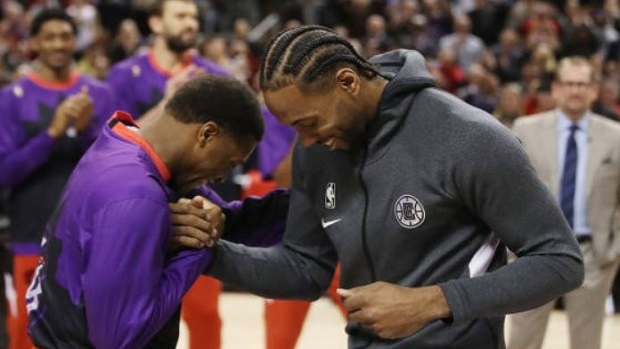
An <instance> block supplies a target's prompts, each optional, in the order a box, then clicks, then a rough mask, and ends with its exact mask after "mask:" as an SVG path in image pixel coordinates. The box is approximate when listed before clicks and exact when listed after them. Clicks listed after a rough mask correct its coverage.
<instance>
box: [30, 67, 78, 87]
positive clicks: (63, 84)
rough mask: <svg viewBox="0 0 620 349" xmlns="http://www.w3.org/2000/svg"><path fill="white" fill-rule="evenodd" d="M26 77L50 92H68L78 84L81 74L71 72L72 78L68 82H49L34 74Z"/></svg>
mask: <svg viewBox="0 0 620 349" xmlns="http://www.w3.org/2000/svg"><path fill="white" fill-rule="evenodd" d="M26 77H27V78H28V79H30V80H32V82H34V83H35V84H37V85H39V86H41V87H43V88H47V89H50V90H66V89H68V88H69V87H71V86H73V85H75V84H76V83H77V81H78V79H79V78H80V74H78V73H77V72H75V71H73V72H71V76H70V77H69V80H67V81H66V82H52V81H47V80H44V79H43V78H41V77H40V76H38V75H36V74H35V73H34V72H31V73H28V74H27V75H26Z"/></svg>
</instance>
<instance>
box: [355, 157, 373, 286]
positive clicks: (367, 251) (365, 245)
mask: <svg viewBox="0 0 620 349" xmlns="http://www.w3.org/2000/svg"><path fill="white" fill-rule="evenodd" d="M367 155H368V147H367V146H366V147H364V148H363V149H362V151H361V156H360V165H359V168H358V172H357V178H358V180H359V183H360V187H361V188H362V191H363V192H364V214H363V215H362V249H363V251H364V257H365V258H366V263H367V264H368V269H369V270H370V277H371V282H375V281H377V273H376V272H375V265H374V263H373V261H372V258H371V257H370V249H369V248H368V240H367V237H366V235H367V234H366V217H367V216H368V190H367V189H366V184H365V183H364V179H363V178H362V169H363V168H364V164H365V163H366V158H367Z"/></svg>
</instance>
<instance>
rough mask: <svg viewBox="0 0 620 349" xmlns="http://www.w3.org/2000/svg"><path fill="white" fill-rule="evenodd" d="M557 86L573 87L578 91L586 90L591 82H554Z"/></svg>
mask: <svg viewBox="0 0 620 349" xmlns="http://www.w3.org/2000/svg"><path fill="white" fill-rule="evenodd" d="M556 83H557V84H558V85H561V86H564V87H569V88H571V87H574V88H578V89H582V88H586V87H590V86H592V82H583V81H556Z"/></svg>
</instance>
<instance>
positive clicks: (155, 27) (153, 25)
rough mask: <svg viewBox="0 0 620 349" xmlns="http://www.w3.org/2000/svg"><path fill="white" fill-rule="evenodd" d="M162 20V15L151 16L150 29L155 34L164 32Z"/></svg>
mask: <svg viewBox="0 0 620 349" xmlns="http://www.w3.org/2000/svg"><path fill="white" fill-rule="evenodd" d="M162 26H163V25H162V20H161V15H151V16H149V28H150V29H151V31H152V32H153V33H155V34H159V33H161V32H162Z"/></svg>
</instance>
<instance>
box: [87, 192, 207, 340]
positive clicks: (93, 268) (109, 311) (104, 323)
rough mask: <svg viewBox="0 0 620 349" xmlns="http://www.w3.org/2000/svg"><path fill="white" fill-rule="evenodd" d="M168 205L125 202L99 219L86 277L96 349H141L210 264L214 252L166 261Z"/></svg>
mask: <svg viewBox="0 0 620 349" xmlns="http://www.w3.org/2000/svg"><path fill="white" fill-rule="evenodd" d="M171 227H172V226H171V222H170V212H169V211H168V207H167V205H165V204H162V203H159V202H155V201H153V200H149V199H125V200H120V201H117V202H114V203H111V204H109V205H108V206H106V207H105V208H104V209H102V211H101V212H100V213H99V214H98V215H97V217H96V218H95V223H94V228H93V230H94V231H93V232H92V234H90V236H89V237H82V240H83V241H85V242H83V250H84V251H86V252H88V253H89V255H88V260H87V261H85V265H86V267H85V270H84V271H83V275H82V284H83V292H84V304H85V308H86V317H87V321H88V328H89V337H90V340H91V341H92V343H93V344H94V346H95V347H97V348H109V349H118V348H142V347H144V346H145V345H146V344H147V343H148V341H149V340H150V339H151V338H152V337H153V336H154V335H155V334H156V333H157V332H158V331H159V330H160V329H161V328H162V327H163V326H164V325H165V324H166V322H167V321H168V320H169V319H170V317H171V316H172V315H173V314H174V312H175V311H176V310H177V309H178V307H179V306H180V304H181V299H182V297H183V295H184V294H185V292H186V291H187V290H188V289H189V287H190V286H191V285H192V284H193V283H194V281H195V280H196V278H197V277H198V276H199V275H200V272H201V271H202V270H204V268H205V267H206V265H207V264H208V263H209V261H210V260H211V252H212V251H211V250H210V249H201V250H186V251H182V252H179V253H178V254H176V255H175V256H173V257H172V258H168V259H167V258H166V248H167V243H168V239H169V238H170V234H171Z"/></svg>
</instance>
